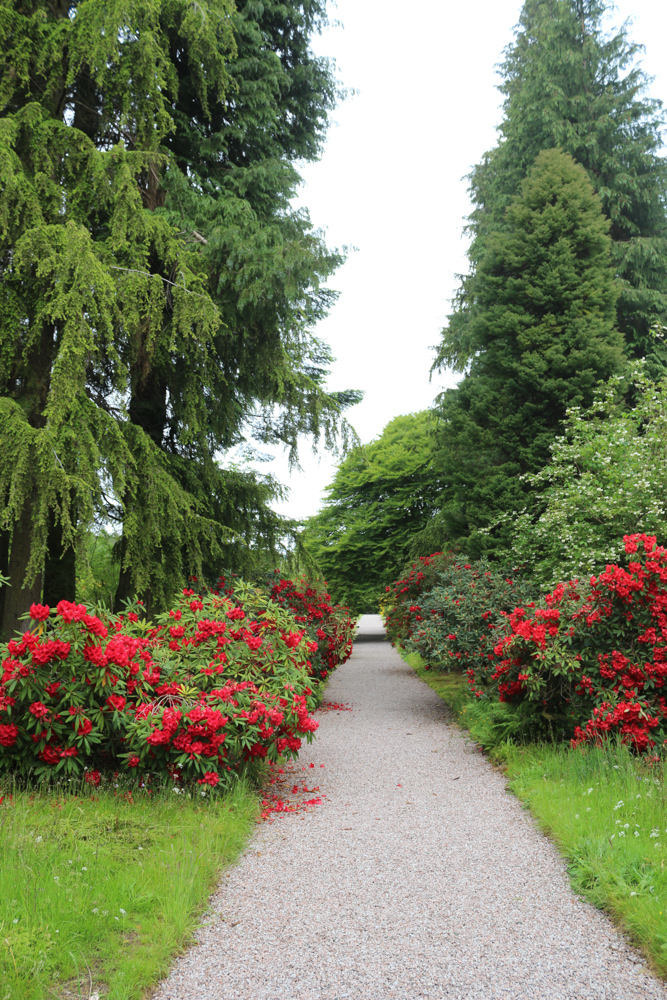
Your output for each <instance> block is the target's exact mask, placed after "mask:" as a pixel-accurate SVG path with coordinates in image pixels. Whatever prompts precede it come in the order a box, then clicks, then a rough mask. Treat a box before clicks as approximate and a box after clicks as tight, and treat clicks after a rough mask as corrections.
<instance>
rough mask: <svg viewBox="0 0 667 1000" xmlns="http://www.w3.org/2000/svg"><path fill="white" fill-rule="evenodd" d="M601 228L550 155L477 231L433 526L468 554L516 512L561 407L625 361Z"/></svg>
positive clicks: (598, 209) (587, 200)
mask: <svg viewBox="0 0 667 1000" xmlns="http://www.w3.org/2000/svg"><path fill="white" fill-rule="evenodd" d="M609 228H610V224H609V221H608V220H607V219H605V217H604V215H603V212H602V205H601V203H600V199H599V198H598V196H597V195H596V194H595V192H594V190H593V187H592V185H591V183H590V181H589V180H588V177H587V175H586V171H585V170H584V169H583V167H581V166H580V165H579V164H577V163H575V161H574V160H573V159H572V157H571V156H569V155H568V154H567V153H563V152H562V151H561V150H555V149H554V150H546V151H544V152H542V153H540V154H539V155H538V157H537V159H536V162H535V165H534V167H533V169H532V170H531V172H530V173H529V175H528V177H527V178H526V180H525V181H524V182H523V184H522V187H521V193H520V195H519V196H517V197H516V198H515V199H514V200H513V201H512V202H511V204H510V206H509V207H508V208H507V210H506V212H505V217H504V220H503V225H502V227H501V228H500V229H498V230H496V231H493V232H490V233H489V234H488V235H487V238H486V249H485V254H484V256H483V258H482V260H481V261H480V264H479V268H478V271H477V278H476V286H477V302H478V309H477V310H476V312H475V314H474V316H473V317H471V322H470V334H469V336H470V344H471V352H472V353H473V358H472V361H471V363H470V370H469V372H468V374H467V375H466V376H465V377H464V378H463V380H462V381H461V383H460V384H459V386H458V387H457V388H456V389H451V390H448V391H447V392H446V393H444V394H443V397H442V405H441V411H440V418H441V420H440V430H439V434H440V437H441V447H440V465H441V469H442V476H443V483H444V490H443V500H444V505H443V510H442V514H441V516H440V521H441V528H442V531H443V532H444V537H445V538H450V539H451V538H454V539H466V541H465V542H464V543H463V544H464V545H466V546H467V549H466V551H469V552H470V553H471V554H477V553H478V552H479V551H480V549H483V548H484V547H485V546H486V545H488V544H493V543H492V542H490V541H489V539H486V541H485V536H484V531H485V529H487V528H488V527H489V526H491V525H493V524H494V522H495V521H496V520H497V519H498V517H499V516H500V515H501V514H503V513H507V512H511V511H512V510H519V509H521V508H522V507H523V505H524V497H523V489H524V487H523V483H522V481H521V479H520V476H521V475H522V474H525V473H528V472H535V471H537V470H538V469H539V468H541V467H542V466H543V465H544V464H545V462H546V460H547V458H548V456H549V447H550V445H551V443H552V441H553V439H554V436H555V435H556V434H557V433H558V432H559V431H560V430H561V428H562V421H563V420H564V417H565V411H566V409H567V408H568V407H571V406H588V405H590V403H591V402H592V400H593V395H594V390H595V385H596V383H597V382H598V381H599V380H600V379H606V378H608V377H609V376H610V375H611V374H613V373H614V372H617V371H619V370H620V369H621V368H622V367H623V365H624V359H623V346H622V345H623V342H622V337H621V334H620V333H619V332H618V330H617V329H616V327H615V305H616V299H617V295H618V289H617V282H616V280H615V278H614V270H613V265H612V262H611V239H610V237H609V235H608V231H609ZM480 531H481V532H482V535H481V536H480ZM441 543H442V540H441Z"/></svg>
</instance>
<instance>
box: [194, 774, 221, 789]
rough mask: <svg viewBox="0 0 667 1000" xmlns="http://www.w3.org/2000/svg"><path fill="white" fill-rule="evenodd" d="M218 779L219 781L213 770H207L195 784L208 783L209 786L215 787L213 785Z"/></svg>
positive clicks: (218, 776)
mask: <svg viewBox="0 0 667 1000" xmlns="http://www.w3.org/2000/svg"><path fill="white" fill-rule="evenodd" d="M219 781H220V775H219V774H216V772H215V771H207V772H206V774H205V775H204V777H203V778H199V779H198V780H197V784H198V785H210V786H211V788H215V786H216V785H217V784H218V782H219Z"/></svg>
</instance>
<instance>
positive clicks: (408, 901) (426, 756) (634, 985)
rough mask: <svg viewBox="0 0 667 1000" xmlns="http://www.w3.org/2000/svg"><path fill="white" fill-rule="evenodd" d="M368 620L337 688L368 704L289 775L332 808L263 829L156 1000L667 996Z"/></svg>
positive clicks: (333, 726)
mask: <svg viewBox="0 0 667 1000" xmlns="http://www.w3.org/2000/svg"><path fill="white" fill-rule="evenodd" d="M360 630H361V632H362V633H364V632H366V633H368V632H373V631H375V633H376V641H365V642H359V643H357V644H355V650H354V653H353V655H352V658H351V659H350V660H349V661H348V663H346V664H345V665H344V666H342V667H341V668H339V670H338V671H337V672H336V674H335V675H334V676H333V677H332V679H331V682H330V684H329V687H328V689H327V698H328V699H329V700H330V701H331V702H337V703H343V702H347V703H349V705H350V706H351V707H352V711H335V710H333V711H328V712H326V713H322V714H321V715H320V716H319V718H320V729H319V732H318V737H317V740H316V741H315V742H314V743H313V745H312V746H311V747H309V748H305V749H304V752H303V753H302V758H301V760H300V762H299V763H298V764H297V765H296V766H295V775H296V777H295V776H289V788H290V789H291V787H292V784H293V782H294V781H295V780H299V782H300V785H301V779H302V778H304V777H305V778H306V784H307V787H308V788H309V789H312V788H313V787H317V786H319V789H320V792H310V791H309V792H308V793H306V794H304V793H302V794H301V798H302V799H303V798H312V797H313V796H317V795H318V794H322V795H323V796H325V797H323V801H322V803H321V804H320V805H314V806H312V807H309V808H308V809H307V810H305V811H301V812H297V813H296V814H289V815H282V816H277V817H276V819H275V821H274V822H273V823H271V824H270V823H264V824H263V825H262V826H261V827H259V828H258V830H257V833H256V835H255V836H254V838H253V839H252V841H251V842H250V844H249V846H248V848H247V850H246V852H245V854H244V855H243V857H242V858H241V859H240V861H239V863H238V864H237V865H236V866H235V867H234V868H233V869H232V870H231V872H230V873H229V875H228V876H227V877H225V878H224V879H223V884H222V886H221V887H220V889H219V890H218V891H217V893H216V894H215V896H214V897H213V900H212V908H211V914H210V915H209V917H208V921H207V924H206V926H205V927H203V928H202V930H201V931H200V932H199V935H198V944H197V945H196V946H194V947H193V948H192V949H190V950H189V951H188V952H187V953H186V954H185V955H184V956H183V957H181V958H180V959H178V961H177V962H176V963H175V965H174V967H173V969H172V972H171V974H170V976H169V978H168V979H166V980H165V981H164V982H163V983H162V984H161V986H160V988H159V989H158V990H157V993H156V996H155V1000H195V998H197V1000H342V998H350V1000H388V998H392V1000H417V998H420V1000H421V998H427V1000H440V998H443V1000H444V998H455V1000H500V998H504V1000H510V998H511V1000H528V998H530V1000H584V998H585V1000H632V998H642V1000H658V998H660V1000H667V986H665V985H664V984H662V983H660V982H659V981H658V980H656V979H654V978H653V977H652V976H651V974H650V973H649V972H648V970H647V969H646V968H645V967H644V965H643V962H642V960H641V958H640V956H639V955H638V954H637V953H635V952H634V951H633V950H632V949H631V948H629V947H628V945H627V944H626V943H625V941H624V940H623V939H622V938H621V937H620V935H619V934H618V933H617V932H616V931H615V929H614V928H613V926H612V924H611V923H610V921H609V920H607V919H606V917H604V916H603V915H602V914H601V913H599V912H598V911H596V910H595V909H594V908H593V907H592V906H590V905H588V904H587V903H584V902H582V901H581V900H580V899H578V898H577V897H576V896H575V895H574V894H573V892H572V891H571V889H570V887H569V884H568V880H567V876H566V872H565V866H564V864H563V861H562V860H561V859H560V857H559V856H558V854H557V852H556V850H555V848H554V847H553V846H552V845H551V843H550V842H549V841H548V840H547V839H546V838H545V837H544V836H542V835H541V834H540V833H539V832H538V830H537V829H536V827H535V825H534V823H533V822H532V820H531V818H530V817H529V815H528V814H527V813H526V812H525V811H524V810H523V809H522V807H521V804H520V803H519V802H518V800H517V799H515V798H514V797H513V796H512V795H510V794H508V793H507V792H506V790H505V781H504V779H503V777H502V775H501V774H500V773H499V772H498V771H496V770H494V769H493V768H492V767H491V765H490V764H489V763H488V762H487V761H486V760H485V759H484V758H483V757H482V756H481V755H480V754H479V753H478V752H476V751H475V749H474V747H473V746H472V745H471V744H470V743H469V742H468V741H466V737H465V734H464V733H461V732H460V731H459V730H457V729H456V728H455V727H454V726H452V725H450V724H448V720H447V710H446V708H445V706H444V705H443V703H442V702H441V701H440V700H439V698H438V697H437V696H436V695H435V694H434V693H433V691H431V690H430V688H428V687H427V686H426V685H425V684H423V683H422V682H421V681H420V680H419V679H418V678H417V677H416V675H415V674H414V673H413V672H412V671H411V670H410V669H409V668H408V667H407V666H406V664H405V663H404V662H403V660H402V659H401V657H400V656H399V655H398V653H396V652H395V650H393V649H392V648H391V646H390V645H389V644H388V643H387V642H386V641H385V642H383V641H377V639H378V638H380V635H378V633H379V632H380V630H381V627H379V622H378V618H377V616H365V617H364V619H362V623H361V626H360ZM311 764H314V767H311V766H310V765H311ZM303 767H305V771H304V770H302V768H303ZM287 797H292V796H289V795H288V796H287ZM293 798H295V799H296V798H298V796H293ZM273 815H275V814H273Z"/></svg>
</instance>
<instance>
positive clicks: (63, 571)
mask: <svg viewBox="0 0 667 1000" xmlns="http://www.w3.org/2000/svg"><path fill="white" fill-rule="evenodd" d="M47 545H48V549H47V553H46V562H45V564H44V596H43V598H42V599H43V601H44V603H45V604H48V605H50V607H52V608H54V607H55V606H56V604H57V603H58V601H74V600H76V552H75V551H74V548H73V547H72V546H71V545H70V546H69V548H67V549H65V550H64V551H63V529H62V525H60V524H56V523H55V521H53V522H52V523H51V526H50V528H49V536H48V542H47Z"/></svg>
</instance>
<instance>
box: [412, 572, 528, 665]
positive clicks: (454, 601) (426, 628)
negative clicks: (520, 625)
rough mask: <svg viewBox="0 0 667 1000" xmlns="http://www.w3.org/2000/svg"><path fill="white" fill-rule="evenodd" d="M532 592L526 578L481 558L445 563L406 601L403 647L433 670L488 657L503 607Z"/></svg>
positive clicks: (499, 625) (501, 621)
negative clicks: (421, 592)
mask: <svg viewBox="0 0 667 1000" xmlns="http://www.w3.org/2000/svg"><path fill="white" fill-rule="evenodd" d="M531 596H532V595H531V592H530V590H529V585H528V584H527V583H525V582H524V581H521V580H516V579H513V578H510V577H508V576H507V575H506V574H504V573H503V572H502V570H500V569H499V568H498V567H496V566H494V565H492V564H491V563H489V562H488V561H486V560H480V561H478V562H475V563H472V564H471V563H467V562H463V563H460V562H452V563H449V564H447V565H445V566H444V567H443V568H442V569H441V570H440V571H439V573H438V582H437V583H436V584H435V586H433V587H432V588H431V589H430V590H429V591H427V592H426V593H425V594H424V595H423V596H422V597H420V598H419V599H418V603H414V604H411V605H410V606H409V607H408V609H407V612H406V613H405V617H406V621H407V627H408V638H407V639H406V640H405V643H404V644H405V647H406V649H408V650H413V651H415V652H417V653H419V655H420V656H421V658H422V660H423V661H424V662H425V663H426V664H427V665H428V666H429V667H434V668H435V669H438V670H451V669H457V670H461V669H465V668H466V667H467V666H468V665H469V664H470V663H472V662H474V661H476V660H477V659H479V658H482V659H489V658H491V659H492V658H493V648H494V646H495V644H496V641H497V640H496V635H497V630H498V629H499V628H502V626H503V624H504V619H503V618H502V614H503V612H507V611H509V610H511V609H512V608H514V607H516V605H517V603H519V602H520V601H522V600H529V598H530V597H531ZM533 604H534V602H533V601H531V602H530V604H528V606H529V607H530V606H532V605H533Z"/></svg>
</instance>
